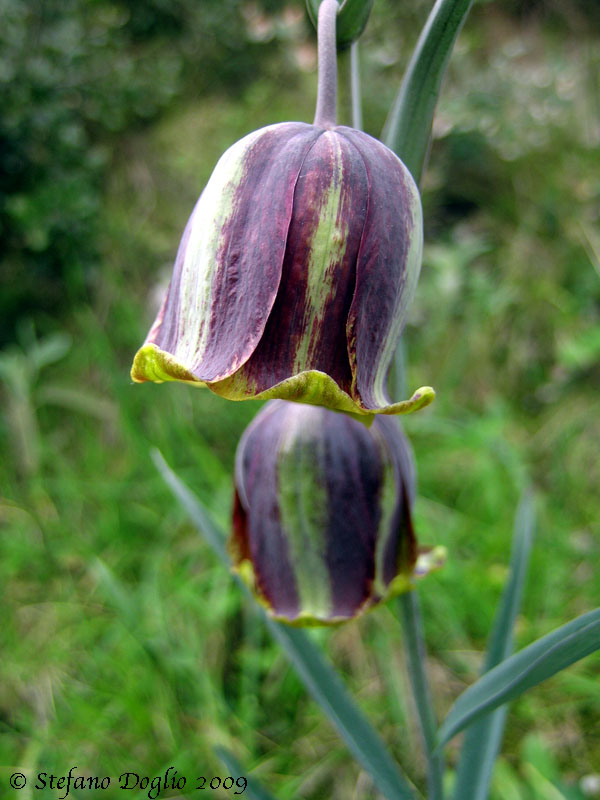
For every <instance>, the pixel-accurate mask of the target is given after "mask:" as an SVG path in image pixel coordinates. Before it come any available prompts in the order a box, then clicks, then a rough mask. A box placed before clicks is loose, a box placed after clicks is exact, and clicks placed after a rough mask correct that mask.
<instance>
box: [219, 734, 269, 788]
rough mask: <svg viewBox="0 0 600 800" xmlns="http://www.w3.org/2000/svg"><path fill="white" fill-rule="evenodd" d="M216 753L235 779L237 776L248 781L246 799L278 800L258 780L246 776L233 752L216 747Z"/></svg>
mask: <svg viewBox="0 0 600 800" xmlns="http://www.w3.org/2000/svg"><path fill="white" fill-rule="evenodd" d="M215 753H216V755H217V756H218V757H219V758H220V759H221V761H222V762H223V763H224V764H225V766H226V767H227V769H228V770H229V772H230V773H231V775H232V776H233V777H234V778H235V777H236V776H237V777H240V776H244V777H245V778H246V780H247V781H248V785H247V786H246V789H245V791H244V795H245V796H246V797H249V798H250V800H276V798H275V797H274V795H272V794H271V793H270V792H268V791H267V790H266V789H265V788H264V786H263V785H262V784H261V783H260V782H259V781H258V780H257V779H256V778H252V777H250V776H249V775H246V774H245V772H246V771H245V770H244V768H243V767H242V765H241V764H240V762H239V761H238V760H237V758H236V757H235V756H234V754H233V753H232V752H231V750H228V749H227V748H226V747H215Z"/></svg>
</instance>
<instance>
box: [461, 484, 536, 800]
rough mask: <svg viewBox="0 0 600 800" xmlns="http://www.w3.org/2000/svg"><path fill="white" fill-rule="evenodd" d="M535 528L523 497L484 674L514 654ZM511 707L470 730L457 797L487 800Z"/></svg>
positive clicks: (532, 511)
mask: <svg viewBox="0 0 600 800" xmlns="http://www.w3.org/2000/svg"><path fill="white" fill-rule="evenodd" d="M534 529H535V506H534V500H533V496H532V494H531V492H530V491H529V490H526V491H525V492H523V495H522V496H521V500H520V502H519V506H518V508H517V514H516V518H515V527H514V534H513V547H512V556H511V563H510V573H509V579H508V582H507V584H506V587H505V588H504V592H503V595H502V600H501V602H500V607H499V609H498V614H497V616H496V621H495V623H494V627H493V629H492V633H491V635H490V639H489V643H488V648H487V653H486V658H485V662H484V666H483V672H484V673H485V672H487V671H488V670H490V669H492V668H493V667H495V666H496V665H497V664H499V663H501V662H502V661H503V660H504V659H505V658H508V656H510V654H511V653H512V651H513V638H514V636H513V631H514V624H515V619H516V616H517V614H518V613H519V609H520V607H521V599H522V596H523V586H524V583H525V576H526V575H527V568H528V565H529V555H530V553H531V545H532V542H533V534H534ZM506 713H507V706H506V705H503V706H501V707H500V708H498V709H496V711H493V712H491V713H490V714H486V715H485V716H484V717H482V718H481V719H479V720H478V721H477V722H475V723H474V724H473V725H470V726H469V727H468V729H467V734H466V736H465V740H464V742H463V746H462V749H461V754H460V762H459V765H458V771H457V778H456V787H455V790H454V796H455V798H456V800H462V798H464V797H468V798H470V800H486V798H487V796H488V791H489V784H490V780H491V777H492V770H493V767H494V762H495V760H496V756H497V755H498V751H499V750H500V744H501V742H502V735H503V733H504V723H505V721H506Z"/></svg>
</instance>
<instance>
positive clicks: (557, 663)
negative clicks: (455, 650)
mask: <svg viewBox="0 0 600 800" xmlns="http://www.w3.org/2000/svg"><path fill="white" fill-rule="evenodd" d="M595 650H600V608H596V609H594V610H593V611H588V613H587V614H583V615H582V616H580V617H577V619H574V620H572V621H571V622H568V623H567V624H566V625H563V626H562V627H560V628H557V629H556V630H555V631H552V633H549V634H547V635H546V636H543V637H542V638H541V639H538V640H537V641H536V642H534V643H533V644H530V645H529V646H528V647H525V648H524V649H523V650H521V651H520V652H518V653H516V654H515V655H514V656H511V657H510V658H507V659H506V660H505V661H503V662H502V663H500V664H498V666H497V667H494V669H492V670H490V671H489V672H486V674H485V675H483V676H482V677H481V678H480V679H479V680H478V681H477V682H476V683H474V684H473V685H472V686H470V687H469V688H468V689H467V690H466V691H465V692H463V693H462V694H461V695H460V697H459V698H458V700H457V701H456V703H455V704H454V705H453V706H452V708H451V709H450V713H449V714H448V716H447V717H446V719H445V720H444V722H443V723H442V726H441V728H440V730H439V731H438V747H439V746H441V745H443V744H444V743H445V742H447V741H449V740H450V739H451V738H452V737H453V736H454V735H455V734H457V733H459V732H460V731H462V730H463V729H464V728H466V727H467V726H468V725H469V724H471V723H472V722H475V720H477V719H480V718H481V717H482V716H483V715H484V714H486V713H488V712H489V711H493V710H494V709H495V708H498V706H501V705H502V704H503V703H507V702H508V701H509V700H512V699H513V698H515V697H518V696H519V695H520V694H523V692H525V691H527V689H531V688H532V687H533V686H537V684H538V683H541V682H542V681H544V680H546V678H550V677H551V676H552V675H555V674H556V673H557V672H560V670H562V669H565V668H566V667H568V666H570V665H571V664H573V663H574V662H575V661H579V659H581V658H584V657H585V656H588V655H590V653H593V652H594V651H595Z"/></svg>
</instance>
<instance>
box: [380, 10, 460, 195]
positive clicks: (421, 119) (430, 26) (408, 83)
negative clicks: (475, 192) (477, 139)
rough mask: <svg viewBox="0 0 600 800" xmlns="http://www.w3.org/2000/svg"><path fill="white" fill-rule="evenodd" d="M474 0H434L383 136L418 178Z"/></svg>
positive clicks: (418, 179)
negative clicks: (449, 68) (445, 79)
mask: <svg viewBox="0 0 600 800" xmlns="http://www.w3.org/2000/svg"><path fill="white" fill-rule="evenodd" d="M472 2H473V0H437V2H436V4H435V5H434V7H433V9H432V11H431V14H430V15H429V18H428V20H427V23H426V24H425V27H424V28H423V31H422V33H421V36H420V37H419V41H418V42H417V46H416V47H415V50H414V52H413V54H412V57H411V59H410V61H409V64H408V67H407V68H406V73H405V75H404V78H403V80H402V83H401V84H400V89H399V90H398V94H397V95H396V97H395V99H394V102H393V104H392V108H391V110H390V113H389V115H388V118H387V120H386V123H385V126H384V128H383V132H382V135H381V138H382V140H383V141H384V142H385V143H386V144H387V146H388V147H390V148H391V149H392V150H393V151H394V152H395V153H397V154H398V156H399V157H400V158H401V159H402V161H404V163H405V164H406V166H407V167H408V169H409V170H410V171H411V173H412V176H413V178H414V179H415V181H416V182H417V183H419V181H420V179H421V174H422V172H423V167H424V165H425V159H426V157H427V151H428V148H429V136H430V134H431V125H432V122H433V112H434V111H435V106H436V103H437V100H438V95H439V93H440V87H441V85H442V79H443V77H444V73H445V71H446V67H447V65H448V61H449V59H450V53H451V52H452V48H453V47H454V42H455V41H456V37H457V36H458V34H459V32H460V29H461V27H462V24H463V22H464V21H465V19H466V17H467V14H468V13H469V9H470V8H471V4H472Z"/></svg>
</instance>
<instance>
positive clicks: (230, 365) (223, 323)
mask: <svg viewBox="0 0 600 800" xmlns="http://www.w3.org/2000/svg"><path fill="white" fill-rule="evenodd" d="M319 134H320V131H319V130H318V129H316V128H314V127H313V126H312V125H306V124H304V123H291V122H290V123H283V124H281V125H272V126H269V127H267V128H262V129H260V130H258V131H255V132H254V133H251V134H249V135H248V136H246V137H244V138H243V139H241V140H240V141H239V142H237V143H236V144H234V145H233V146H232V147H230V148H229V150H227V152H226V153H225V154H224V155H223V156H222V157H221V159H220V160H219V162H218V164H217V166H216V167H215V170H214V172H213V174H212V176H211V178H210V180H209V182H208V184H207V186H206V188H205V189H204V191H203V193H202V195H201V197H200V199H199V200H198V203H197V204H196V207H195V209H194V211H193V212H192V215H191V217H190V220H189V222H188V224H187V227H186V229H185V232H184V234H183V238H182V240H181V244H180V247H179V251H178V253H177V259H176V262H175V268H174V273H173V277H172V280H171V284H170V287H169V292H168V295H167V298H166V300H165V303H164V304H163V308H162V309H161V311H160V313H159V315H158V317H157V319H156V321H155V323H154V325H153V326H152V329H151V331H150V333H149V335H148V338H147V340H146V342H145V344H144V346H143V347H142V348H141V350H140V351H139V352H138V354H137V355H136V358H135V361H134V365H133V369H132V377H133V380H134V381H138V382H141V381H145V380H153V381H164V380H186V381H191V382H198V383H206V382H209V381H219V380H221V379H223V378H225V377H227V376H229V375H232V374H233V373H234V372H235V371H236V370H237V369H238V368H239V367H240V366H241V365H242V364H244V362H245V361H246V360H247V359H248V358H249V357H250V355H251V354H252V352H253V350H254V349H255V347H256V345H257V343H258V341H259V340H260V338H261V336H262V334H263V332H264V329H265V326H266V324H267V319H268V317H269V314H270V312H271V308H272V306H273V303H274V301H275V297H276V294H277V289H278V287H279V282H280V278H281V269H282V265H283V259H284V254H285V249H286V241H287V234H288V228H289V224H290V220H291V216H292V204H293V197H294V188H295V185H296V180H297V178H298V175H299V173H300V169H301V167H302V163H303V161H304V158H305V156H306V153H307V152H308V151H309V150H310V148H311V146H312V143H313V142H314V140H315V139H316V138H318V136H319ZM266 230H267V231H268V235H265V231H266Z"/></svg>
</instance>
